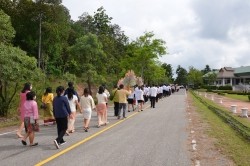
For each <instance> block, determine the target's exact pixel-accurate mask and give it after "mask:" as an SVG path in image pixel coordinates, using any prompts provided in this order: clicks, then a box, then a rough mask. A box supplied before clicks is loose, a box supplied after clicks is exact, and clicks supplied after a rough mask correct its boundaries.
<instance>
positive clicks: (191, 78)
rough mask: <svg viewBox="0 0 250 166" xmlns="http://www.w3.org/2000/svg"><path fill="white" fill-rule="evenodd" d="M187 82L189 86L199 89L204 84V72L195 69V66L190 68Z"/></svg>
mask: <svg viewBox="0 0 250 166" xmlns="http://www.w3.org/2000/svg"><path fill="white" fill-rule="evenodd" d="M187 80H188V84H189V85H193V86H194V87H195V88H198V87H199V86H200V85H201V84H202V72H201V71H199V70H197V69H195V68H194V67H193V66H190V67H189V72H188V76H187Z"/></svg>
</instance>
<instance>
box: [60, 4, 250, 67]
mask: <svg viewBox="0 0 250 166" xmlns="http://www.w3.org/2000/svg"><path fill="white" fill-rule="evenodd" d="M63 5H65V6H66V7H67V8H68V9H69V10H70V14H71V16H72V18H73V19H74V20H77V18H78V17H79V16H80V15H81V14H82V13H84V12H88V13H89V14H91V15H93V14H94V12H95V11H96V10H97V8H99V7H101V6H103V7H104V9H105V10H106V13H107V14H108V15H109V16H110V17H112V18H113V20H112V23H115V24H118V25H119V26H120V27H121V29H122V30H123V31H124V32H125V34H126V35H127V36H129V38H130V39H135V38H136V37H139V36H141V35H143V33H144V32H145V31H153V32H154V34H155V35H156V37H157V38H161V39H163V40H164V41H166V43H167V47H168V52H169V55H166V56H163V57H162V58H160V60H161V61H162V62H166V63H168V64H171V65H172V66H173V67H174V69H176V67H177V66H178V65H181V66H182V67H184V68H186V69H187V70H188V67H189V66H193V67H195V68H198V69H204V68H205V65H207V64H208V65H209V66H210V67H211V68H221V67H224V66H230V67H238V66H242V65H244V66H246V65H250V58H248V57H249V54H250V44H249V43H250V1H249V0H241V1H239V0H220V1H217V0H202V1H201V0H175V1H170V0H154V1H152V0H63Z"/></svg>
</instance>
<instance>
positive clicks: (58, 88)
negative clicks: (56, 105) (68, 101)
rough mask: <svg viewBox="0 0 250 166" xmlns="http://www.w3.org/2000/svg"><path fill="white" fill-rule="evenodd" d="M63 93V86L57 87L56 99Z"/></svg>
mask: <svg viewBox="0 0 250 166" xmlns="http://www.w3.org/2000/svg"><path fill="white" fill-rule="evenodd" d="M63 91H64V87H63V86H58V87H57V88H56V94H57V96H58V97H59V96H61V95H62V93H63Z"/></svg>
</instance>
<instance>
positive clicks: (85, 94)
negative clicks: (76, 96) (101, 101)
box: [83, 88, 89, 97]
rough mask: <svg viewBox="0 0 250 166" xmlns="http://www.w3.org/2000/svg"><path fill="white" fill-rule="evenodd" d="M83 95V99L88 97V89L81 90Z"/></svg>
mask: <svg viewBox="0 0 250 166" xmlns="http://www.w3.org/2000/svg"><path fill="white" fill-rule="evenodd" d="M83 95H84V96H85V97H88V95H89V89H88V88H84V90H83Z"/></svg>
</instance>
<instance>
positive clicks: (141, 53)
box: [123, 32, 166, 78]
mask: <svg viewBox="0 0 250 166" xmlns="http://www.w3.org/2000/svg"><path fill="white" fill-rule="evenodd" d="M127 53H128V56H127V57H126V58H124V59H123V60H125V61H127V60H128V61H129V62H131V66H132V67H133V69H134V70H135V71H136V73H139V75H140V76H141V77H142V78H144V73H145V72H146V70H149V69H148V67H147V66H148V65H149V64H150V63H152V62H153V61H155V60H157V59H158V58H159V57H160V56H162V55H164V54H166V47H165V42H164V41H163V40H161V39H155V38H154V34H153V32H145V33H144V35H142V36H140V37H139V38H137V39H136V40H135V41H132V42H131V43H130V46H129V50H128V52H127ZM127 64H128V63H127Z"/></svg>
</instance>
